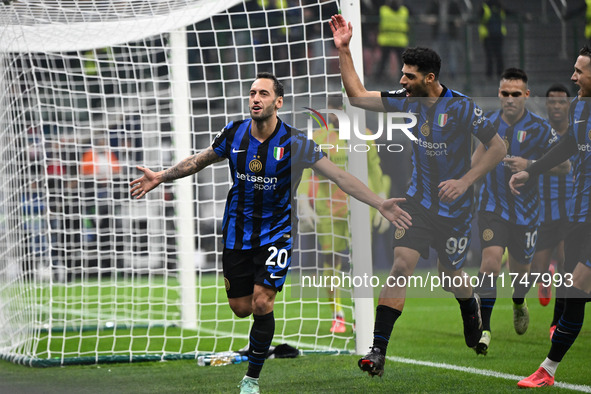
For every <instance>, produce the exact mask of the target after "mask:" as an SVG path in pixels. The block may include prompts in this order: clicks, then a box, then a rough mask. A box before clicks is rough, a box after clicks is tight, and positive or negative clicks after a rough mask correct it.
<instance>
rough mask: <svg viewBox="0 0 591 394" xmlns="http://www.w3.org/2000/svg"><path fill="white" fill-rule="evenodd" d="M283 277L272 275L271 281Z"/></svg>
mask: <svg viewBox="0 0 591 394" xmlns="http://www.w3.org/2000/svg"><path fill="white" fill-rule="evenodd" d="M281 278H283V276H276V275H275V274H271V279H281Z"/></svg>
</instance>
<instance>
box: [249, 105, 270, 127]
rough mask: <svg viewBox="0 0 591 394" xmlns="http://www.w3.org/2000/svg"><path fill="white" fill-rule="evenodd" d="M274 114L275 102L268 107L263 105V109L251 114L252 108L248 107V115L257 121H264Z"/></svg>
mask: <svg viewBox="0 0 591 394" xmlns="http://www.w3.org/2000/svg"><path fill="white" fill-rule="evenodd" d="M274 114H275V102H273V104H272V105H270V106H268V107H263V110H262V111H261V112H260V113H258V114H253V112H252V108H250V117H251V118H252V120H254V121H257V122H264V121H266V120H268V119H269V118H271V116H273V115H274Z"/></svg>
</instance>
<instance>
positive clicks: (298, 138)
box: [212, 119, 324, 249]
mask: <svg viewBox="0 0 591 394" xmlns="http://www.w3.org/2000/svg"><path fill="white" fill-rule="evenodd" d="M251 123H252V119H246V120H242V121H238V122H230V123H229V124H228V125H227V126H226V127H225V128H224V129H222V131H220V132H219V133H218V135H217V136H216V137H215V139H214V141H213V143H212V147H213V150H214V151H215V152H216V153H217V155H218V156H220V157H225V158H227V159H228V160H229V165H230V175H231V177H232V181H233V184H232V186H231V188H230V191H229V192H228V197H227V200H226V209H225V211H224V220H223V234H224V242H225V246H226V248H228V249H252V248H256V247H259V246H264V245H267V244H270V243H273V242H277V241H279V240H288V239H290V237H291V229H292V217H291V207H292V198H293V196H294V193H293V192H294V190H296V188H297V186H298V184H299V182H300V179H301V176H302V171H303V170H304V168H305V167H311V166H312V165H313V164H314V163H316V162H317V161H318V160H320V159H321V158H322V157H323V156H324V153H323V152H322V151H321V149H320V148H319V147H318V145H316V144H315V143H314V141H312V140H308V138H307V137H306V135H305V134H304V133H303V132H301V131H300V130H297V129H295V128H292V127H291V126H290V125H288V124H285V123H283V122H282V121H281V120H280V119H278V122H277V127H276V129H275V131H274V132H273V134H272V135H271V136H270V137H269V138H267V139H266V140H265V141H264V142H260V141H258V140H257V139H256V138H254V137H253V136H252V135H251V132H250V130H251ZM293 219H295V218H293Z"/></svg>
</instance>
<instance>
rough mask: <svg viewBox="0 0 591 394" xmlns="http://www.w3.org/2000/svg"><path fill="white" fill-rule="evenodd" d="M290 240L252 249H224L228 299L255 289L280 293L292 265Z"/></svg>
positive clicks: (242, 295)
mask: <svg viewBox="0 0 591 394" xmlns="http://www.w3.org/2000/svg"><path fill="white" fill-rule="evenodd" d="M291 245H292V242H291V240H289V241H287V242H285V241H282V242H276V243H274V244H268V245H265V246H261V247H259V248H253V249H245V250H239V249H226V248H224V253H223V257H222V267H223V270H224V283H225V285H226V293H227V295H228V298H238V297H245V296H248V295H251V294H252V293H253V292H254V285H255V284H258V285H262V286H265V287H268V288H270V289H274V290H276V291H281V289H282V288H283V284H284V283H285V278H286V275H287V271H288V270H289V266H290V265H291Z"/></svg>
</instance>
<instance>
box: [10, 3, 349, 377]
mask: <svg viewBox="0 0 591 394" xmlns="http://www.w3.org/2000/svg"><path fill="white" fill-rule="evenodd" d="M337 10H338V4H337V3H336V1H320V0H318V1H302V0H295V1H293V0H259V1H256V0H255V1H240V0H235V1H210V0H185V1H181V0H176V1H173V0H167V1H164V0H161V1H141V0H138V1H133V2H129V1H117V0H111V1H109V0H97V1H88V2H86V1H84V2H65V1H37V0H21V1H13V2H11V3H10V4H3V3H0V174H1V177H0V178H1V181H0V182H1V185H0V229H1V231H0V358H3V359H7V360H11V361H14V362H17V363H21V364H27V365H37V366H42V365H64V364H71V363H96V362H102V361H135V360H150V359H154V360H161V359H174V358H180V357H185V358H186V357H188V358H193V357H195V356H196V354H198V353H203V352H213V351H226V350H229V349H231V350H238V349H240V348H242V347H244V346H245V345H246V344H247V341H248V331H249V326H250V320H249V319H239V318H236V317H234V316H233V314H232V312H231V310H230V308H229V307H228V306H227V299H226V295H225V289H224V279H223V275H222V273H221V252H222V243H221V236H222V233H221V219H222V215H223V209H224V203H225V197H226V193H227V191H228V188H229V185H230V177H229V171H228V167H227V163H226V162H221V163H219V164H216V165H213V166H210V167H208V168H207V169H205V170H203V171H201V172H200V173H199V174H198V175H197V176H195V177H191V178H185V179H183V180H179V181H177V182H175V183H171V184H166V185H161V186H160V187H159V188H157V189H156V190H154V191H152V192H151V193H149V194H148V195H147V196H146V197H145V198H143V199H141V200H136V199H132V198H131V197H130V195H129V182H130V181H131V180H133V179H135V178H137V177H139V176H140V175H141V174H140V172H139V171H138V170H136V168H135V167H136V166H137V165H140V166H145V167H147V168H150V169H153V170H160V169H163V168H168V167H170V166H171V165H174V164H175V163H177V162H178V161H180V160H181V159H183V158H184V157H186V156H188V155H190V154H194V153H196V152H199V151H201V150H202V149H204V148H206V147H207V146H209V144H210V143H211V141H212V139H213V137H214V136H215V134H216V133H217V132H218V131H219V130H220V129H221V128H222V127H223V126H225V125H226V124H227V123H228V122H230V121H231V120H236V119H241V118H244V117H248V110H247V105H246V103H247V97H248V92H249V88H250V84H251V83H252V81H253V79H254V76H255V75H256V73H257V72H260V71H271V72H273V73H275V74H276V75H277V76H278V77H279V78H280V80H282V81H283V82H284V84H285V86H286V97H285V102H286V104H287V105H285V106H284V108H283V109H282V111H281V113H280V116H281V117H282V118H283V119H284V120H285V121H286V122H288V123H291V124H293V125H295V126H296V127H299V128H301V129H304V128H305V127H306V125H307V123H305V122H303V121H302V120H301V119H302V118H301V117H299V118H298V119H300V120H297V119H296V118H297V117H296V116H295V114H296V113H298V114H301V113H302V112H303V111H305V110H304V109H303V108H304V107H316V108H322V107H325V105H326V101H323V100H326V97H328V96H330V95H335V96H340V95H341V82H340V75H339V72H338V59H337V58H336V53H335V52H334V45H333V43H332V37H331V33H330V29H329V26H328V23H327V22H328V20H329V18H330V15H332V14H333V13H335V12H337ZM298 123H301V124H298ZM304 234H306V233H305V232H304ZM314 234H315V231H312V232H311V233H307V234H306V236H307V237H308V239H307V241H303V242H300V244H301V245H302V247H301V248H300V249H301V250H296V251H295V253H294V258H293V266H292V273H293V272H296V271H298V270H300V271H302V272H303V270H307V271H306V272H309V270H313V271H314V275H323V270H328V272H334V269H335V268H334V266H330V265H327V264H325V263H323V261H324V259H325V257H324V256H323V254H322V253H319V250H318V247H317V246H316V245H317V242H316V241H315V239H314ZM310 236H311V237H312V240H311V239H310ZM349 249H350V248H349ZM337 252H339V253H340V254H338V256H339V258H340V260H342V261H343V262H344V263H343V264H339V265H337V268H339V269H340V270H349V269H350V268H349V264H348V263H349V252H348V251H347V250H345V251H337ZM290 286H291V285H289V284H288V286H287V288H286V289H284V291H283V292H282V293H280V294H279V295H278V299H277V302H276V307H275V316H276V319H277V325H276V333H275V338H274V343H276V344H277V343H289V344H291V345H293V346H295V347H297V348H299V349H301V350H309V351H353V350H354V348H355V336H354V333H353V327H354V325H353V317H352V311H353V307H352V304H353V302H352V300H351V296H350V294H346V291H343V292H342V294H341V295H340V298H341V301H339V303H341V304H342V307H341V308H334V307H333V305H334V301H332V300H331V298H330V296H329V295H328V294H326V293H325V292H324V290H320V289H319V290H318V291H317V292H316V294H315V295H314V296H313V297H299V296H292V292H291V290H290ZM337 309H339V310H340V311H341V312H342V313H343V314H344V315H345V318H346V321H347V323H346V330H345V332H342V333H334V332H331V330H330V329H331V324H332V321H333V313H335V311H336V310H337Z"/></svg>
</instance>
